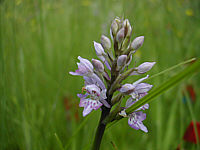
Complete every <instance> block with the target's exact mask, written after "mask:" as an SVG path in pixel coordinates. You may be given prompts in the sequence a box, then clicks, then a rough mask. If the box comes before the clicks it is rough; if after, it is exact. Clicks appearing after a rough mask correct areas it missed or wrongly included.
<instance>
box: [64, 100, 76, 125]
mask: <svg viewBox="0 0 200 150" xmlns="http://www.w3.org/2000/svg"><path fill="white" fill-rule="evenodd" d="M72 101H73V99H72V98H70V97H65V98H64V105H65V110H66V117H67V120H71V113H70V112H71V111H72V112H73V111H74V110H75V113H74V118H75V120H76V121H79V114H78V104H72Z"/></svg>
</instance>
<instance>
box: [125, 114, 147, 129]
mask: <svg viewBox="0 0 200 150" xmlns="http://www.w3.org/2000/svg"><path fill="white" fill-rule="evenodd" d="M145 119H146V114H145V113H143V112H142V111H139V112H133V113H131V114H129V116H128V124H129V126H130V127H131V128H134V129H136V130H139V129H140V130H142V131H144V132H148V130H147V128H146V127H145V126H144V124H143V123H142V121H143V120H145Z"/></svg>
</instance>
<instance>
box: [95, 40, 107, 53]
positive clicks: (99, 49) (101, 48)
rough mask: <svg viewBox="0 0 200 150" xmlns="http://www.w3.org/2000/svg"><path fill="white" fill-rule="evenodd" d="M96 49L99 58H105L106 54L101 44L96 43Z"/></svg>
mask: <svg viewBox="0 0 200 150" xmlns="http://www.w3.org/2000/svg"><path fill="white" fill-rule="evenodd" d="M94 48H95V51H96V54H97V56H103V55H104V54H105V52H104V49H103V47H102V45H101V44H100V43H97V42H95V41H94Z"/></svg>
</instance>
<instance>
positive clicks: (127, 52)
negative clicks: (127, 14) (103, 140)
mask: <svg viewBox="0 0 200 150" xmlns="http://www.w3.org/2000/svg"><path fill="white" fill-rule="evenodd" d="M132 31H133V30H132V26H131V24H130V22H129V20H128V19H120V18H118V17H116V18H115V19H114V20H113V21H112V23H111V27H110V36H111V39H112V42H111V40H110V39H109V38H108V37H107V36H105V35H102V36H101V40H100V43H98V42H95V41H94V42H93V43H94V49H95V52H96V56H97V57H98V59H92V61H91V62H90V61H89V60H87V59H85V58H82V57H80V56H78V59H79V60H80V62H78V63H77V65H78V69H77V70H76V71H75V72H69V74H71V75H75V76H81V77H83V79H84V86H83V88H82V92H84V93H82V94H78V95H77V96H78V97H79V98H80V103H79V107H83V112H82V113H83V116H84V117H85V116H87V115H88V114H90V113H91V112H92V111H93V110H98V109H100V108H101V111H102V114H103V116H104V117H105V119H103V120H101V121H102V122H100V123H99V124H101V123H105V124H104V125H106V124H107V123H109V122H111V121H114V120H116V119H118V115H121V116H123V117H126V118H128V124H129V126H130V127H131V128H134V129H136V130H139V129H140V130H142V131H144V132H148V130H147V127H146V126H145V125H144V124H143V121H144V120H145V119H146V114H145V113H144V112H143V111H145V110H146V109H149V104H144V105H142V106H141V105H140V107H139V108H137V109H136V110H135V111H133V112H129V111H127V109H128V108H130V107H132V106H133V105H136V103H137V104H138V103H140V102H138V101H142V99H143V97H145V96H146V95H147V94H148V92H149V91H150V90H151V89H152V87H153V85H151V84H148V83H146V82H145V80H146V79H147V78H148V77H149V75H147V76H145V77H141V78H139V79H138V80H136V81H135V82H133V83H126V82H123V81H125V79H126V78H128V77H130V76H131V77H130V78H133V79H134V77H135V76H132V75H138V76H139V75H143V74H144V73H146V72H148V71H150V70H151V69H152V67H153V66H154V65H155V63H156V62H144V63H142V64H140V65H137V67H133V66H131V65H132V63H133V62H135V60H134V54H135V52H136V51H137V50H138V49H139V48H141V46H142V45H143V42H144V36H139V37H136V38H135V39H134V40H133V41H132V42H131V40H130V39H131V34H132ZM112 44H113V45H112ZM133 60H134V61H133ZM131 62H132V63H131ZM134 66H136V65H135V64H134ZM117 91H118V92H119V93H118V94H115V93H116V92H117ZM113 95H114V98H113ZM124 97H127V101H126V102H125V103H126V104H125V105H123V104H124V103H123V102H122V101H124V100H125V99H124ZM114 105H116V107H113V106H114ZM111 109H112V111H111ZM129 110H131V109H129ZM127 112H128V113H127ZM107 118H108V121H107V122H106V119H107ZM109 119H110V120H109ZM104 121H105V122H104ZM98 129H99V128H98Z"/></svg>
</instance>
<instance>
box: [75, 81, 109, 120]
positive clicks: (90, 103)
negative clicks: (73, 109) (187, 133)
mask: <svg viewBox="0 0 200 150" xmlns="http://www.w3.org/2000/svg"><path fill="white" fill-rule="evenodd" d="M84 89H85V90H86V94H85V95H83V94H78V95H77V96H78V97H79V98H80V103H79V107H84V110H83V116H84V117H85V116H86V115H88V114H89V113H90V112H91V111H92V110H93V109H94V110H97V109H99V108H100V107H101V106H102V105H103V104H104V105H105V106H106V107H110V105H109V104H107V102H106V104H105V99H106V98H107V97H106V89H104V90H101V89H100V88H99V87H98V86H96V85H95V84H91V85H86V86H85V87H84Z"/></svg>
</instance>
